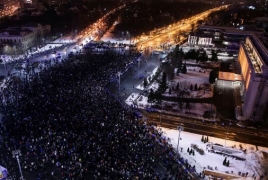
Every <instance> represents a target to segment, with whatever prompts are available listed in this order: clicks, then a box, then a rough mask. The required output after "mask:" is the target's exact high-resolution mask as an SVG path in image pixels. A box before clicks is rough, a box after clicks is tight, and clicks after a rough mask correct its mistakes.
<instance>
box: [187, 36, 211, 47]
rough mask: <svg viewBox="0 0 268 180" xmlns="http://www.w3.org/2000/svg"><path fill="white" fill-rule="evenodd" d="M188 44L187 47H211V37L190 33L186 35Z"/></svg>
mask: <svg viewBox="0 0 268 180" xmlns="http://www.w3.org/2000/svg"><path fill="white" fill-rule="evenodd" d="M188 43H189V45H199V46H211V45H212V37H211V36H209V35H204V34H198V33H197V34H193V33H190V34H189V35H188Z"/></svg>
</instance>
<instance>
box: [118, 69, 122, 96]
mask: <svg viewBox="0 0 268 180" xmlns="http://www.w3.org/2000/svg"><path fill="white" fill-rule="evenodd" d="M117 76H118V94H119V93H120V76H121V72H118V73H117Z"/></svg>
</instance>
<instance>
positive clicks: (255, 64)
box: [238, 33, 268, 121]
mask: <svg viewBox="0 0 268 180" xmlns="http://www.w3.org/2000/svg"><path fill="white" fill-rule="evenodd" d="M260 36H261V37H260ZM266 40H267V39H266ZM266 40H265V37H264V36H263V34H254V33H252V34H251V35H249V36H248V37H247V38H246V40H245V41H243V42H242V43H241V45H240V49H239V54H238V62H239V64H240V68H241V75H242V79H243V86H242V88H243V97H242V99H243V105H242V113H243V116H244V117H245V118H246V119H251V120H254V121H260V120H263V119H267V118H266V117H265V116H264V115H265V111H266V109H267V102H268V66H267V65H268V48H267V44H265V43H266Z"/></svg>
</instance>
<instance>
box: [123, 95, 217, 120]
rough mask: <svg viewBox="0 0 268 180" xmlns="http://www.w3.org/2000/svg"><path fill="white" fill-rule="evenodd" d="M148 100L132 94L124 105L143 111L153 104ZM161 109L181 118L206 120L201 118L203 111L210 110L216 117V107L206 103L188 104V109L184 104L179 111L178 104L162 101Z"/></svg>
mask: <svg viewBox="0 0 268 180" xmlns="http://www.w3.org/2000/svg"><path fill="white" fill-rule="evenodd" d="M147 100H148V98H147V97H146V96H143V95H140V94H139V93H132V94H131V95H130V96H129V97H128V98H127V99H126V101H125V102H126V104H128V105H129V106H131V105H134V104H135V105H137V106H138V108H141V109H145V108H146V107H150V106H152V105H154V104H149V103H148V102H147ZM161 106H162V108H160V109H161V110H164V111H166V110H168V111H169V112H168V113H171V114H177V115H181V116H189V117H190V116H194V117H195V118H200V119H202V120H203V119H206V118H203V114H204V112H205V111H207V110H210V111H211V113H212V114H211V115H212V116H214V117H215V116H216V107H215V106H214V105H212V104H207V103H189V106H190V109H188V108H186V107H185V106H186V105H185V104H184V105H183V108H182V109H181V108H180V107H179V105H178V103H175V102H169V101H162V103H161ZM206 120H214V119H206Z"/></svg>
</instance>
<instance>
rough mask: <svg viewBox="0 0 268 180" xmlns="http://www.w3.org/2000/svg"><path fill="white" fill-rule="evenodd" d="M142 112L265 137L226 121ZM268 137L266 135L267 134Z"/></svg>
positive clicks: (253, 130) (147, 114)
mask: <svg viewBox="0 0 268 180" xmlns="http://www.w3.org/2000/svg"><path fill="white" fill-rule="evenodd" d="M143 114H145V116H148V117H151V118H154V119H157V118H158V119H160V115H161V117H164V118H167V119H170V120H172V121H176V122H180V123H190V124H199V125H201V126H209V127H216V128H218V129H225V131H226V129H228V128H229V130H234V131H239V132H243V133H246V134H252V135H256V136H262V137H266V136H265V133H262V132H260V131H259V130H255V129H245V128H241V127H239V126H236V125H235V124H230V125H229V124H228V123H230V122H229V121H228V123H226V122H225V124H223V123H222V122H218V121H216V122H209V121H204V122H203V121H201V119H194V118H191V117H182V116H178V115H173V114H163V113H147V112H145V111H143ZM267 137H268V136H267Z"/></svg>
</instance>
